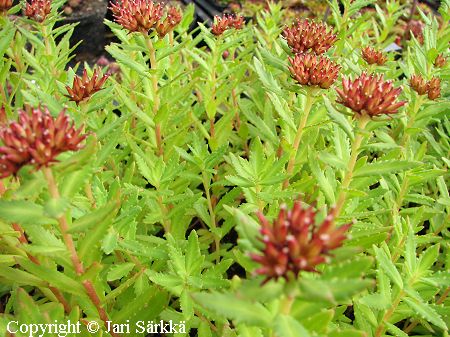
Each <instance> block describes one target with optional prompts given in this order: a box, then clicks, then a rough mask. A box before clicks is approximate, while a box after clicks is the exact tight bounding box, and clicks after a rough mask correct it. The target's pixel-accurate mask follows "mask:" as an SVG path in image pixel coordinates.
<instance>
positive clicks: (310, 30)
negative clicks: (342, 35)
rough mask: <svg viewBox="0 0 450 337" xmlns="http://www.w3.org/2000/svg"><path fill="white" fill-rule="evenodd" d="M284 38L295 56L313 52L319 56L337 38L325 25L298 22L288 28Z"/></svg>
mask: <svg viewBox="0 0 450 337" xmlns="http://www.w3.org/2000/svg"><path fill="white" fill-rule="evenodd" d="M283 37H284V38H285V39H286V42H287V44H288V45H289V47H291V49H292V51H293V52H294V54H298V53H304V52H308V51H312V52H314V53H316V54H318V55H320V54H323V53H325V52H326V51H327V50H328V49H330V48H331V46H332V45H333V44H334V43H335V42H336V40H337V37H336V35H335V34H333V32H332V30H331V29H330V30H328V26H327V25H326V24H324V23H318V22H314V21H310V20H308V19H305V20H298V19H297V22H295V23H294V24H293V25H292V26H291V27H286V28H285V29H284V31H283Z"/></svg>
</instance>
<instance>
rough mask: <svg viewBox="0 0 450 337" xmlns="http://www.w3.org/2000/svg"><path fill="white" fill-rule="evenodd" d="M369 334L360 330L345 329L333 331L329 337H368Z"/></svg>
mask: <svg viewBox="0 0 450 337" xmlns="http://www.w3.org/2000/svg"><path fill="white" fill-rule="evenodd" d="M366 336H367V333H365V332H363V331H358V330H351V329H343V330H334V331H331V332H330V333H329V334H328V336H327V337H366Z"/></svg>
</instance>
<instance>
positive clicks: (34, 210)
mask: <svg viewBox="0 0 450 337" xmlns="http://www.w3.org/2000/svg"><path fill="white" fill-rule="evenodd" d="M0 218H1V219H3V220H5V221H6V222H17V223H19V224H21V225H43V224H56V223H57V222H56V220H54V219H52V218H50V217H47V216H46V215H45V213H44V207H42V206H41V205H37V204H35V203H34V202H31V201H24V200H18V201H7V200H0Z"/></svg>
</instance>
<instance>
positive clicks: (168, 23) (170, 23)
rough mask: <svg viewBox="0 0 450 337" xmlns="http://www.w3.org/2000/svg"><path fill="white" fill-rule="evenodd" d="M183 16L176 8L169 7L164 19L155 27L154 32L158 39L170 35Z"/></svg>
mask: <svg viewBox="0 0 450 337" xmlns="http://www.w3.org/2000/svg"><path fill="white" fill-rule="evenodd" d="M182 18H183V16H182V15H181V12H180V11H179V10H178V9H177V8H176V7H169V9H168V10H167V15H166V18H165V19H164V21H163V22H161V23H160V24H159V25H158V26H157V27H156V31H157V32H158V35H159V37H160V38H163V37H164V36H166V35H167V34H168V33H170V32H171V31H172V30H173V29H174V28H175V27H176V26H178V24H179V23H180V22H181V19H182Z"/></svg>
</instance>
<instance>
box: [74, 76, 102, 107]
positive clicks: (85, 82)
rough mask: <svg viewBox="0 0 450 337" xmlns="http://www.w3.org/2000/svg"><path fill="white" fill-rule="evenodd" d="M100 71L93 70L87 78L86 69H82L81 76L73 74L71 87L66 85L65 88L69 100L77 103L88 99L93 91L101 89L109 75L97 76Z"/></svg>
mask: <svg viewBox="0 0 450 337" xmlns="http://www.w3.org/2000/svg"><path fill="white" fill-rule="evenodd" d="M99 75H100V71H99V70H98V69H95V70H94V73H93V74H92V77H91V78H89V77H88V75H87V72H86V69H84V70H83V77H80V76H78V75H75V77H74V79H73V84H72V87H69V86H66V90H67V92H68V93H69V95H66V96H67V97H69V99H70V100H71V101H74V102H76V103H77V105H78V104H79V103H80V102H81V101H84V100H87V99H89V98H90V97H91V96H92V95H93V94H94V93H96V92H97V91H99V90H102V89H103V88H102V86H103V84H104V83H105V81H106V79H107V78H108V77H109V75H103V76H102V77H100V78H99Z"/></svg>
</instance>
